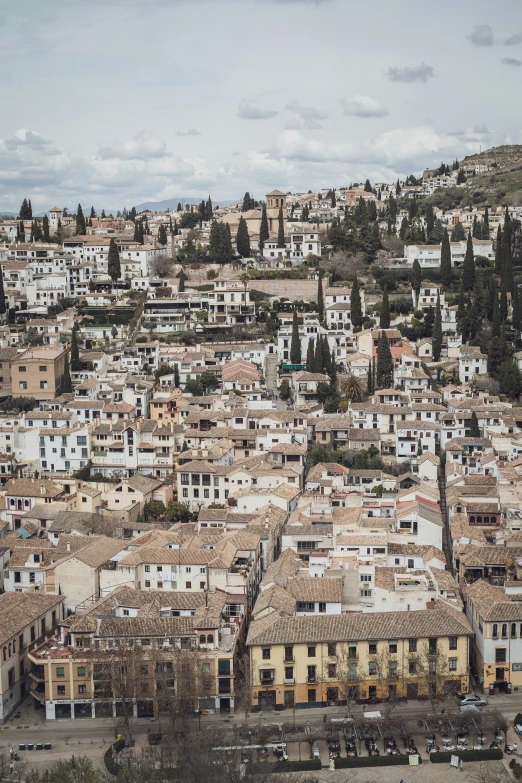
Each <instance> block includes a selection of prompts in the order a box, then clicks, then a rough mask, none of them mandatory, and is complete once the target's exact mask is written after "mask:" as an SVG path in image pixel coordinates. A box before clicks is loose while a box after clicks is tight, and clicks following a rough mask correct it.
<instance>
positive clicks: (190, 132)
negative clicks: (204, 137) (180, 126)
mask: <svg viewBox="0 0 522 783" xmlns="http://www.w3.org/2000/svg"><path fill="white" fill-rule="evenodd" d="M176 136H201V133H200V132H199V131H198V129H197V128H189V129H188V130H186V131H176Z"/></svg>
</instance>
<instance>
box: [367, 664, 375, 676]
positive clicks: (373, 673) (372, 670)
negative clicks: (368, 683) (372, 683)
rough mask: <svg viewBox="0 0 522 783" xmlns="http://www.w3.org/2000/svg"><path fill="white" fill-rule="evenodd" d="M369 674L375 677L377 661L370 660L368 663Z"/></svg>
mask: <svg viewBox="0 0 522 783" xmlns="http://www.w3.org/2000/svg"><path fill="white" fill-rule="evenodd" d="M368 674H369V675H370V677H375V675H376V674H377V663H376V662H375V661H370V662H369V664H368Z"/></svg>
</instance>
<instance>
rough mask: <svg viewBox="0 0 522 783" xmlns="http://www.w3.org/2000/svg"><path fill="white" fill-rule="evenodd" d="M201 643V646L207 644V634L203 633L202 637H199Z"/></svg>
mask: <svg viewBox="0 0 522 783" xmlns="http://www.w3.org/2000/svg"><path fill="white" fill-rule="evenodd" d="M199 643H200V644H205V634H203V633H202V634H201V636H200V637H199Z"/></svg>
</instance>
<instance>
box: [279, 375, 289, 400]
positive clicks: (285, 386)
mask: <svg viewBox="0 0 522 783" xmlns="http://www.w3.org/2000/svg"><path fill="white" fill-rule="evenodd" d="M279 396H280V397H281V399H282V400H287V399H288V398H289V397H290V384H289V383H288V380H287V378H283V380H282V381H281V386H280V387H279Z"/></svg>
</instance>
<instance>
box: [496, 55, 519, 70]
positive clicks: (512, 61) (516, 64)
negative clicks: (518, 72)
mask: <svg viewBox="0 0 522 783" xmlns="http://www.w3.org/2000/svg"><path fill="white" fill-rule="evenodd" d="M500 62H501V63H502V64H503V65H512V66H514V67H515V68H520V66H521V65H522V60H517V59H516V57H503V58H502V60H501V61H500Z"/></svg>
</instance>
